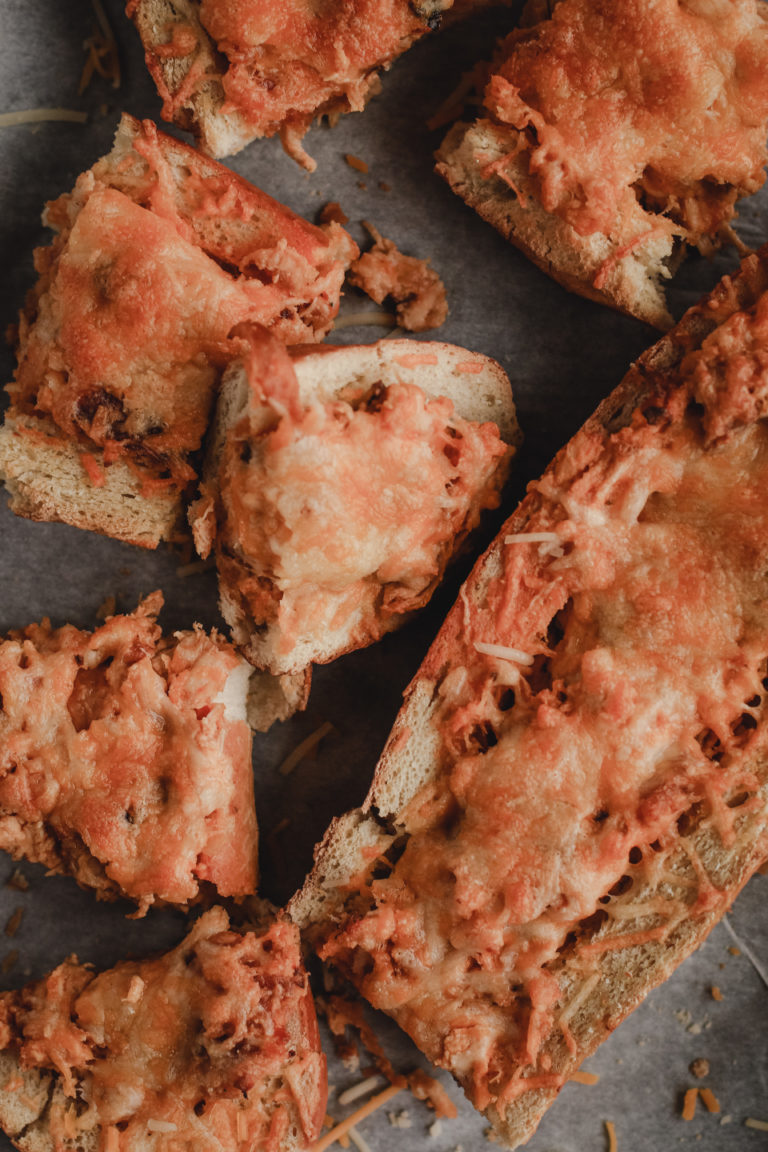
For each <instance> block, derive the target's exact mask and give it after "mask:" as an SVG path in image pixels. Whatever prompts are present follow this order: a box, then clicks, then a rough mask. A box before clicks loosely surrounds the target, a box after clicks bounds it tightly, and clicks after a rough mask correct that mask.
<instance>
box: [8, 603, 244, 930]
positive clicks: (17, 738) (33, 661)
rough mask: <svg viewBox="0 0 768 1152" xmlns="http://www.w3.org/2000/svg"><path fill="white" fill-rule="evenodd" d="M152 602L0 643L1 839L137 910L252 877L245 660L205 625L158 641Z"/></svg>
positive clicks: (42, 627)
mask: <svg viewBox="0 0 768 1152" xmlns="http://www.w3.org/2000/svg"><path fill="white" fill-rule="evenodd" d="M161 605H162V596H161V595H160V593H157V592H156V593H154V595H152V596H150V597H148V598H147V599H146V600H145V601H144V602H143V603H142V604H141V605H140V606H139V608H138V609H137V610H136V612H134V613H133V614H132V615H130V616H112V617H110V618H109V619H108V620H107V621H106V623H105V624H103V625H102V626H101V627H100V628H97V629H96V631H95V632H93V633H90V632H82V631H80V630H79V629H77V628H74V627H71V626H66V627H63V628H56V629H54V628H52V627H51V625H50V623H49V622H48V621H43V623H42V624H35V625H31V626H30V627H28V628H26V629H24V631H22V632H14V633H11V634H10V636H9V637H8V638H7V639H5V640H4V641H2V642H1V643H0V696H1V697H2V701H3V710H2V713H0V747H1V748H2V751H0V848H2V849H4V850H5V851H6V852H10V853H11V854H12V855H13V856H14V858H16V859H18V858H21V857H24V858H25V859H28V860H34V861H37V862H39V863H42V864H45V865H46V867H47V868H49V869H50V870H51V871H52V872H64V873H68V874H69V875H71V876H73V877H74V878H75V879H76V880H77V881H78V883H79V884H81V885H83V886H84V887H88V888H92V889H94V890H95V892H96V894H97V895H98V896H99V897H102V898H104V899H115V898H116V897H118V896H126V897H127V898H128V899H130V900H133V901H135V902H136V903H137V904H138V906H139V911H140V913H142V914H143V913H144V912H145V911H146V909H147V908H148V907H149V906H150V905H151V904H154V903H160V904H176V905H181V906H186V905H187V904H189V903H190V902H192V901H194V900H196V899H197V898H198V897H199V896H200V894H201V889H202V888H204V887H206V886H207V887H208V890H210V889H211V886H212V888H213V889H215V890H216V891H217V892H218V893H219V894H220V896H235V897H244V896H248V895H250V894H251V893H253V892H254V891H255V888H256V879H257V876H256V855H257V853H256V848H257V829H256V815H255V810H254V802H253V774H252V768H251V739H250V729H249V726H248V723H247V715H246V709H247V697H248V688H249V680H250V673H251V669H250V667H249V665H248V664H246V663H245V661H244V660H242V659H241V658H240V657H239V656H238V655H237V654H236V652H235V651H234V649H233V648H232V647H231V646H230V645H229V644H227V643H226V642H225V641H224V640H223V639H222V638H221V637H219V636H218V635H217V634H216V633H213V634H212V635H210V636H208V635H207V634H206V633H205V632H203V631H202V629H200V628H196V629H195V630H194V631H191V632H178V633H176V634H175V636H173V637H171V638H167V639H163V638H162V636H161V633H160V629H159V628H158V626H157V625H156V624H155V619H154V618H155V616H156V614H157V612H158V611H159V609H160V607H161ZM260 696H261V704H262V710H263V709H264V708H265V706H266V704H267V701H266V700H265V698H264V694H263V692H262V693H261V694H260Z"/></svg>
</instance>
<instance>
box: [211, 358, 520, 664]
mask: <svg viewBox="0 0 768 1152" xmlns="http://www.w3.org/2000/svg"><path fill="white" fill-rule="evenodd" d="M285 372H286V379H285V381H284V386H285V389H286V390H287V395H288V396H289V397H291V398H292V399H293V400H295V404H294V403H292V400H291V399H289V400H287V401H286V400H285V397H284V396H281V401H280V405H281V418H280V420H279V423H278V424H277V426H276V427H275V428H274V429H273V430H272V431H270V432H268V433H267V434H266V435H261V436H258V432H257V429H256V427H255V426H254V424H255V422H254V423H252V422H251V421H250V420H248V419H245V420H244V421H242V422H241V424H240V425H238V426H237V427H236V428H235V429H234V431H233V433H232V434H231V435H230V438H229V441H228V444H227V448H226V453H225V457H224V461H223V466H222V477H221V500H222V504H223V508H224V515H225V524H224V527H223V534H222V553H223V554H224V555H223V557H222V559H223V558H224V556H225V555H226V553H227V551H228V549H229V547H230V546H232V547H235V548H236V549H237V553H238V554H239V555H240V556H242V557H243V558H244V560H245V563H246V564H247V566H248V568H249V569H250V572H251V573H253V576H252V577H249V575H248V574H246V575H245V577H243V574H242V573H241V577H240V579H239V581H238V591H239V593H240V595H247V596H249V608H250V610H251V615H252V617H253V619H254V620H255V621H256V623H259V622H261V621H264V620H270V621H271V620H275V621H277V623H278V624H279V638H278V639H277V640H276V644H277V645H279V649H280V651H281V652H282V653H284V654H286V653H289V652H290V651H291V650H292V648H293V647H294V646H295V645H296V643H297V642H299V641H301V640H312V638H317V637H322V636H323V634H324V633H327V632H328V631H334V630H336V629H344V628H345V627H348V626H349V624H350V622H354V624H355V636H356V637H357V634H358V633H359V635H360V636H361V637H365V640H364V641H363V642H367V641H369V640H370V639H371V638H375V637H376V635H377V634H379V633H380V630H381V629H382V628H383V626H384V625H383V623H382V622H383V621H386V620H387V619H391V618H392V617H394V616H397V615H399V614H402V613H404V612H407V611H411V610H413V609H414V608H416V607H419V606H420V605H422V604H423V603H425V602H426V600H427V599H428V598H429V596H430V595H431V593H432V590H433V589H434V587H435V584H436V582H437V580H438V579H439V577H440V575H441V574H442V572H443V571H444V568H445V565H446V563H447V561H448V558H449V556H450V554H451V552H452V551H453V550H454V549H455V547H456V543H457V538H459V537H461V536H463V534H464V533H466V532H468V531H470V530H471V529H472V528H474V527H476V526H477V524H478V522H479V518H480V513H481V511H482V510H483V508H492V507H496V506H497V504H498V501H499V488H500V486H501V484H502V482H503V478H504V475H505V469H504V468H503V467H500V465H501V464H502V463H503V462H505V461H506V458H507V456H508V450H507V448H506V446H505V445H504V443H503V442H502V441H501V439H500V437H499V433H498V429H497V428H496V425H495V424H491V423H488V424H472V423H470V422H468V421H465V420H461V419H459V418H458V417H456V416H455V415H454V414H453V405H452V403H451V402H450V401H449V400H447V399H444V398H434V397H430V398H428V397H427V396H426V395H425V394H424V393H423V392H422V391H421V389H419V388H417V387H416V386H415V385H410V384H398V385H393V386H392V387H389V388H384V389H374V391H373V393H372V394H371V395H370V396H369V398H368V400H367V401H365V400H363V401H361V402H359V403H358V404H356V405H353V404H350V403H347V402H344V401H341V400H339V401H336V402H333V403H327V404H319V403H313V404H310V405H308V406H307V407H306V408H302V407H301V405H300V404H299V402H298V399H297V396H298V392H297V384H296V380H295V376H294V374H293V369H292V367H291V365H290V362H289V361H287V359H286V362H285ZM254 386H255V387H256V388H259V389H260V388H262V387H267V388H270V389H273V390H274V389H275V388H276V387H277V385H276V381H275V378H274V376H272V377H270V378H269V379H268V380H267V381H266V382H265V381H263V380H261V379H259V380H254ZM266 410H267V411H269V409H266ZM263 411H264V409H263V408H262V412H263ZM257 436H258V439H257ZM251 445H252V446H253V455H252V456H251V457H250V459H248V454H249V451H250V446H251ZM244 447H246V448H247V449H248V451H245V452H244V450H243V449H244ZM244 456H245V457H246V459H244ZM249 580H250V583H249ZM349 642H351V637H350V641H349Z"/></svg>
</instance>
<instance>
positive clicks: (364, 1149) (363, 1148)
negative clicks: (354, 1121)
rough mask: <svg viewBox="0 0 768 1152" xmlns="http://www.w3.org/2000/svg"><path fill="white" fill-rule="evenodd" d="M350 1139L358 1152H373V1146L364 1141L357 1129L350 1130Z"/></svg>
mask: <svg viewBox="0 0 768 1152" xmlns="http://www.w3.org/2000/svg"><path fill="white" fill-rule="evenodd" d="M349 1138H350V1140H351V1141H352V1143H353V1144H354V1146H355V1148H357V1150H358V1152H371V1146H370V1144H369V1143H368V1141H367V1140H364V1139H363V1137H362V1136H361V1135H360V1133H359V1132H358V1131H357V1129H356V1128H350V1130H349Z"/></svg>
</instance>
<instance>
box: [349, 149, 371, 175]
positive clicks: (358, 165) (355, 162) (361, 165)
mask: <svg viewBox="0 0 768 1152" xmlns="http://www.w3.org/2000/svg"><path fill="white" fill-rule="evenodd" d="M344 159H345V160H346V162H347V164H349V166H350V168H354V170H355V172H363V173H365V172H367V171H368V165H367V164H366V162H365V160H361V159H360V157H359V156H353V155H352V153H351V152H345V153H344Z"/></svg>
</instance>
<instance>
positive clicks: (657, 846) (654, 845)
mask: <svg viewBox="0 0 768 1152" xmlns="http://www.w3.org/2000/svg"><path fill="white" fill-rule="evenodd" d="M648 847H649V848H650V849H651V851H652V852H661V840H652V841H651V843H650V844H649V845H648Z"/></svg>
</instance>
